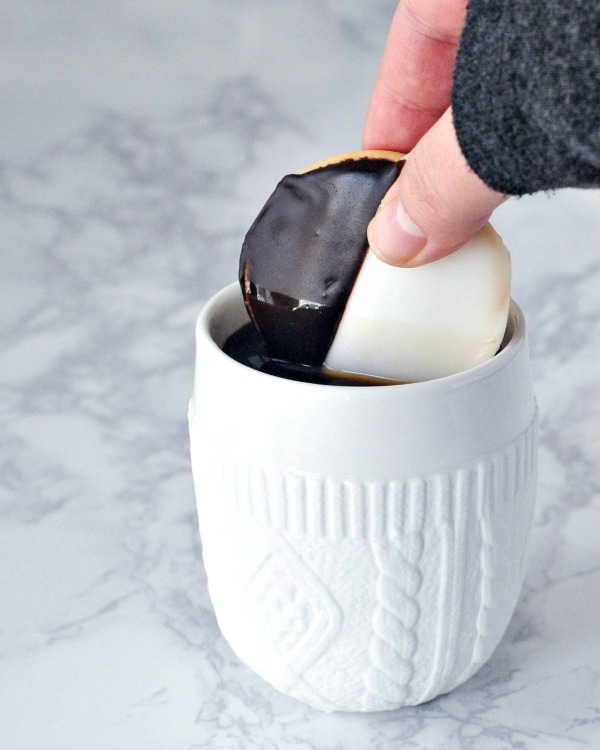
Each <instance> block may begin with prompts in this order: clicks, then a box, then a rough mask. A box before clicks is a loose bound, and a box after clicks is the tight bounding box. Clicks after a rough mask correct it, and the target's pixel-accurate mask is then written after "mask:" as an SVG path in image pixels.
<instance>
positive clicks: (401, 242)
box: [367, 109, 507, 267]
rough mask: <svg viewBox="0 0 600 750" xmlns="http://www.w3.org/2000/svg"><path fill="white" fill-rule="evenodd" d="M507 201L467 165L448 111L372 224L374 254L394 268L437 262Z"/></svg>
mask: <svg viewBox="0 0 600 750" xmlns="http://www.w3.org/2000/svg"><path fill="white" fill-rule="evenodd" d="M506 197H507V196H504V195H502V194H501V193H497V192H496V191H495V190H492V189H491V188H489V187H487V185H486V184H485V183H484V182H482V181H481V180H480V179H479V177H478V176H477V175H476V174H475V172H473V171H472V170H471V168H470V167H469V165H468V164H467V162H466V160H465V157H464V156H463V154H462V151H461V150H460V146H459V145H458V140H457V138H456V133H455V131H454V125H453V123H452V112H451V110H450V109H448V110H446V112H445V113H444V114H443V115H442V117H441V118H440V119H439V120H438V121H437V122H436V123H435V125H433V127H432V128H431V129H430V130H428V131H427V133H425V135H424V136H423V137H422V138H421V140H420V141H419V142H418V143H417V145H416V146H415V148H414V149H413V150H412V152H411V153H410V155H409V157H408V158H407V159H406V163H405V165H404V167H403V169H402V171H401V172H400V177H399V178H398V180H397V181H396V182H395V183H394V185H392V187H391V188H390V190H389V192H388V193H387V195H386V196H385V198H384V199H383V201H382V203H381V206H380V208H379V210H378V212H377V214H376V215H375V216H374V218H373V219H372V221H371V223H370V224H369V228H368V232H367V234H368V238H369V243H370V245H371V249H372V250H373V252H374V253H375V255H377V256H378V257H379V258H380V259H381V260H383V261H385V262H386V263H390V264H391V265H393V266H406V267H411V266H420V265H423V264H424V263H429V262H430V261H432V260H437V259H438V258H442V257H444V256H445V255H449V254H450V253H452V252H454V250H458V248H459V247H460V246H461V245H464V243H465V242H467V240H469V239H471V237H472V236H473V235H474V234H475V233H476V232H477V231H478V230H479V229H481V227H482V226H483V225H484V224H485V223H486V222H487V220H488V219H489V217H490V215H491V213H492V211H493V210H494V209H495V208H496V207H497V206H499V205H500V204H501V203H502V202H503V201H504V200H505V199H506Z"/></svg>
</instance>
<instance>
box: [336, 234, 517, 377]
mask: <svg viewBox="0 0 600 750" xmlns="http://www.w3.org/2000/svg"><path fill="white" fill-rule="evenodd" d="M509 304H510V255H509V253H508V250H507V249H506V248H505V246H504V244H503V242H502V240H501V238H500V236H499V235H498V234H496V232H495V231H494V230H493V229H492V227H491V226H490V225H489V224H487V225H486V226H485V227H483V229H481V230H480V231H479V232H478V233H477V234H476V235H475V237H474V238H473V239H472V240H470V241H469V242H467V243H466V244H465V245H463V247H461V248H460V250H457V251H456V252H455V253H452V254H451V255H449V256H447V257H445V258H441V259H440V260H437V261H434V262H433V263H428V264H427V265H425V266H420V267H418V268H394V267H392V266H389V265H388V264H386V263H383V262H382V261H380V260H379V259H378V258H377V257H376V256H375V255H374V254H373V253H372V252H371V251H370V250H369V252H368V253H367V256H366V258H365V261H364V263H363V266H362V268H361V270H360V273H359V274H358V277H357V279H356V282H355V284H354V287H353V290H352V293H351V295H350V298H349V300H348V303H347V305H346V309H345V312H344V315H343V316H342V320H341V322H340V325H339V327H338V330H337V333H336V336H335V339H334V340H333V344H332V345H331V348H330V350H329V352H328V354H327V357H326V359H325V367H326V368H327V369H329V370H335V371H342V372H351V373H361V374H364V375H372V376H377V377H383V378H390V379H393V380H402V381H411V382H415V381H422V380H432V379H433V378H439V377H443V376H445V375H452V374H454V373H457V372H461V371H463V370H467V369H469V368H471V367H474V366H475V365H478V364H480V363H481V362H485V361H486V360H487V359H490V358H491V357H493V356H494V354H495V353H496V352H497V351H498V348H499V347H500V343H501V341H502V337H503V336H504V331H505V329H506V322H507V318H508V307H509Z"/></svg>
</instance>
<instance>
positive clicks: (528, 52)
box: [452, 0, 600, 195]
mask: <svg viewBox="0 0 600 750" xmlns="http://www.w3.org/2000/svg"><path fill="white" fill-rule="evenodd" d="M452 109H453V113H454V115H453V116H454V125H455V128H456V132H457V135H458V141H459V143H460V146H461V149H462V151H463V154H464V155H465V157H466V159H467V161H468V163H469V165H470V166H471V168H472V169H473V170H474V171H475V172H476V173H477V174H478V175H479V176H480V177H481V179H482V180H483V181H484V182H485V183H487V184H488V185H489V186H490V187H492V188H494V189H495V190H498V191H500V192H502V193H506V194H512V195H522V194H524V193H533V192H536V191H538V190H548V189H552V188H560V187H594V186H600V0H470V2H469V5H468V8H467V19H466V22H465V27H464V30H463V35H462V38H461V43H460V47H459V51H458V55H457V58H456V65H455V71H454V85H453V91H452Z"/></svg>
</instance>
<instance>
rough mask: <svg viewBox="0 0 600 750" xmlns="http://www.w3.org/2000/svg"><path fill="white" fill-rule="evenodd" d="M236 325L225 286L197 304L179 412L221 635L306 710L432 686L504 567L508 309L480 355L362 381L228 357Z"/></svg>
mask: <svg viewBox="0 0 600 750" xmlns="http://www.w3.org/2000/svg"><path fill="white" fill-rule="evenodd" d="M247 322H248V318H247V315H246V311H245V308H244V304H243V299H242V296H241V294H240V290H239V286H238V285H237V284H232V285H231V286H229V287H227V288H226V289H224V290H222V291H221V292H220V293H218V294H217V295H216V296H215V297H213V299H212V300H210V301H209V302H208V304H207V305H206V307H205V308H204V310H203V311H202V313H201V315H200V317H199V319H198V324H197V329H196V347H197V352H196V369H195V383H194V393H193V397H192V400H191V403H190V414H189V419H190V435H191V448H192V465H193V472H194V481H195V487H196V497H197V503H198V515H199V521H200V532H201V537H202V545H203V557H204V563H205V567H206V572H207V576H208V585H209V591H210V596H211V599H212V602H213V605H214V608H215V612H216V616H217V619H218V622H219V626H220V628H221V631H222V633H223V635H224V636H225V638H226V639H227V640H228V642H229V643H230V645H231V646H232V648H233V649H234V651H235V652H236V653H237V654H238V656H239V657H240V658H241V659H242V660H243V661H244V662H246V663H247V664H248V665H249V666H250V667H252V668H253V669H254V670H255V671H256V672H257V673H258V674H259V675H261V676H262V677H263V678H264V679H266V680H267V681H268V682H269V683H271V684H272V685H273V686H274V687H275V688H277V689H278V690H280V691H282V692H284V693H287V694H289V695H292V696H294V697H296V698H298V699H300V700H302V701H304V702H306V703H308V704H310V705H311V706H313V707H315V708H319V709H322V710H330V711H331V710H346V711H379V710H384V709H393V708H398V707H400V706H405V705H415V704H418V703H422V702H424V701H427V700H430V699H431V698H433V697H435V696H436V695H440V694H441V693H444V692H447V691H449V690H451V689H452V688H453V687H455V686H456V685H459V684H460V683H461V682H463V681H464V680H466V679H468V678H469V677H470V676H471V675H472V674H473V673H474V672H475V671H476V670H477V669H478V668H479V667H480V666H481V665H482V664H483V663H484V662H485V661H486V660H487V659H488V658H489V656H490V655H491V653H492V651H493V650H494V648H495V647H496V645H497V644H498V642H499V640H500V638H501V637H502V634H503V633H504V631H505V629H506V626H507V624H508V621H509V619H510V617H511V615H512V612H513V609H514V606H515V603H516V601H517V598H518V595H519V591H520V588H521V583H522V578H523V561H524V553H525V545H526V539H527V534H528V530H529V526H530V519H531V514H532V506H533V498H534V490H535V480H536V421H537V418H536V405H535V399H534V396H533V391H532V386H531V376H530V371H529V358H528V352H527V343H526V338H525V323H524V320H523V316H522V314H521V312H520V310H519V308H518V307H517V306H516V305H515V304H514V303H513V305H512V306H511V312H510V318H509V325H508V329H507V334H506V336H505V341H504V345H503V348H502V350H501V351H500V352H499V353H498V354H497V355H496V356H495V357H494V358H493V359H492V360H490V361H488V362H486V363H484V364H482V365H479V366H478V367H476V368H473V369H471V370H469V371H467V372H464V373H460V374H458V375H453V376H450V377H446V378H440V379H437V380H431V381H427V382H423V383H412V384H407V385H391V386H390V385H388V386H374V387H362V388H359V387H352V386H331V385H318V384H313V383H302V382H298V381H292V380H284V379H280V378H277V377H274V376H271V375H267V374H264V373H261V372H258V371H255V370H252V369H251V368H248V367H246V366H244V365H241V364H239V363H238V362H235V361H234V360H232V359H231V358H230V357H228V356H227V355H225V354H224V353H223V351H222V347H223V345H224V343H225V341H226V339H227V338H228V336H229V335H230V334H232V333H233V332H234V331H236V330H237V329H238V328H239V327H241V326H242V325H244V324H245V323H247Z"/></svg>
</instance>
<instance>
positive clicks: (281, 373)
mask: <svg viewBox="0 0 600 750" xmlns="http://www.w3.org/2000/svg"><path fill="white" fill-rule="evenodd" d="M223 351H224V352H225V354H227V355H228V356H229V357H231V358H232V359H234V360H235V361H236V362H239V363H240V364H242V365H246V367H251V368H252V369H253V370H259V371H260V372H264V373H267V374H268V375H274V376H276V377H278V378H285V379H286V380H299V381H301V382H304V383H319V384H321V385H351V386H382V385H398V383H397V382H396V381H394V380H384V379H382V378H370V377H368V376H366V375H365V376H363V375H345V374H343V373H332V372H328V371H326V370H323V369H322V368H321V367H319V366H310V365H301V364H297V363H294V362H285V361H282V360H277V359H274V358H273V357H272V356H271V355H270V354H269V350H268V349H267V345H266V343H265V340H264V339H263V337H262V336H261V335H260V333H259V332H258V331H257V330H256V328H255V327H254V325H253V324H252V323H247V324H246V325H245V326H242V328H240V329H239V330H237V331H236V332H235V333H233V334H231V336H229V338H228V339H227V341H226V342H225V345H224V347H223Z"/></svg>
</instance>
